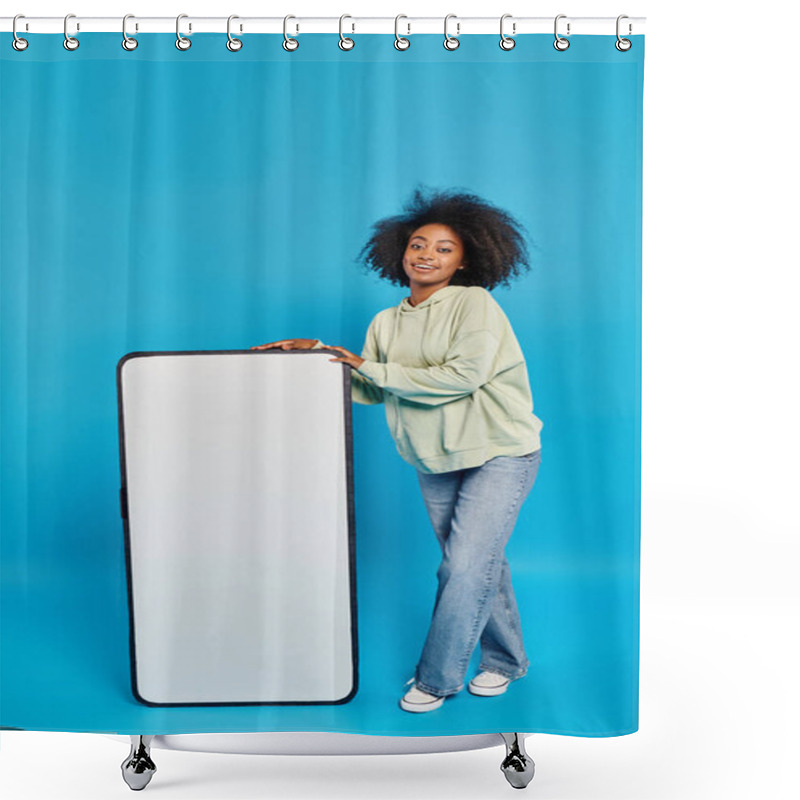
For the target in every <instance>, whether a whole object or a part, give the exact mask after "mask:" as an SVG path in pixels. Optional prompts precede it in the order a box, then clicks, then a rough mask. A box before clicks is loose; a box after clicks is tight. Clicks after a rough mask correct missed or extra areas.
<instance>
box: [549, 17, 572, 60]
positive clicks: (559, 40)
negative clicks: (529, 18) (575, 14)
mask: <svg viewBox="0 0 800 800" xmlns="http://www.w3.org/2000/svg"><path fill="white" fill-rule="evenodd" d="M566 18H567V15H566V14H559V15H558V16H557V17H556V21H555V24H554V26H553V31H554V32H555V35H556V40H555V41H554V42H553V47H555V49H556V50H561V51H562V52H563V51H564V50H566V49H567V48H568V47H569V39H565V38H564V37H563V36H559V35H558V21H559V20H560V19H566ZM567 36H569V22H568V23H567Z"/></svg>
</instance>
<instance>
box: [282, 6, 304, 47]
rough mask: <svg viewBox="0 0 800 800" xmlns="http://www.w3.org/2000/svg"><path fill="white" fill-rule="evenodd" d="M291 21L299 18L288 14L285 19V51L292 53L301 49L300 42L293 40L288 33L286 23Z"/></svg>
mask: <svg viewBox="0 0 800 800" xmlns="http://www.w3.org/2000/svg"><path fill="white" fill-rule="evenodd" d="M290 19H297V17H293V16H292V15H291V14H287V15H286V16H285V17H284V18H283V49H284V50H288V51H289V52H290V53H291V52H293V51H294V50H297V48H298V47H300V41H299V40H298V39H293V38H292V37H291V36H289V34H288V33H287V32H286V23H287V22H288V21H289V20H290Z"/></svg>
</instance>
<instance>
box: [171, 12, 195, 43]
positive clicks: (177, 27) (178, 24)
mask: <svg viewBox="0 0 800 800" xmlns="http://www.w3.org/2000/svg"><path fill="white" fill-rule="evenodd" d="M184 17H186V18H187V19H188V17H189V15H188V14H178V18H177V19H176V20H175V35H176V36H177V39H175V47H177V48H178V50H188V49H189V48H190V47H191V46H192V40H191V39H187V38H186V37H185V36H181V20H182V19H183V18H184ZM191 29H192V26H191V25H190V26H189V30H191Z"/></svg>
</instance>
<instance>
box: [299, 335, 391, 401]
mask: <svg viewBox="0 0 800 800" xmlns="http://www.w3.org/2000/svg"><path fill="white" fill-rule="evenodd" d="M327 346H328V345H326V344H325V343H324V342H323V341H322V340H321V339H317V343H316V344H315V345H314V346H313V347H312V348H311V349H312V350H322V349H323V348H325V347H327ZM361 358H364V359H367V360H370V361H372V360H375V361H377V359H378V342H377V339H376V337H375V320H373V321H372V322H371V323H370V326H369V328H368V329H367V336H366V339H365V341H364V347H363V348H362V350H361ZM364 363H366V361H365V362H364ZM350 397H351V399H352V400H353V402H355V403H361V404H362V405H365V406H371V405H375V404H376V403H382V402H383V389H381V388H380V387H379V386H375V385H374V384H373V383H372V382H371V381H369V380H368V379H367V378H365V377H364V376H363V375H359V373H358V372H357V371H356V370H354V369H351V370H350Z"/></svg>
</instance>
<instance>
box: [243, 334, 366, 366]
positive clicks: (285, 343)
mask: <svg viewBox="0 0 800 800" xmlns="http://www.w3.org/2000/svg"><path fill="white" fill-rule="evenodd" d="M317 341H318V339H281V340H280V341H277V342H269V343H268V344H257V345H255V346H253V347H251V348H250V349H251V350H269V349H270V348H271V347H280V348H281V350H311V348H312V347H314V345H315V344H316V343H317ZM325 349H327V350H338V351H339V352H340V353H342V354H343V355H342V357H341V358H331V359H328V360H329V361H342V362H344V363H345V364H349V365H350V366H351V367H354V368H355V369H358V368H359V367H360V366H361V365H362V364H363V363H364V359H363V358H361V356H357V355H356V354H355V353H351V352H350V351H349V350H345V349H344V347H337V346H336V345H333V344H327V345H325Z"/></svg>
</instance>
